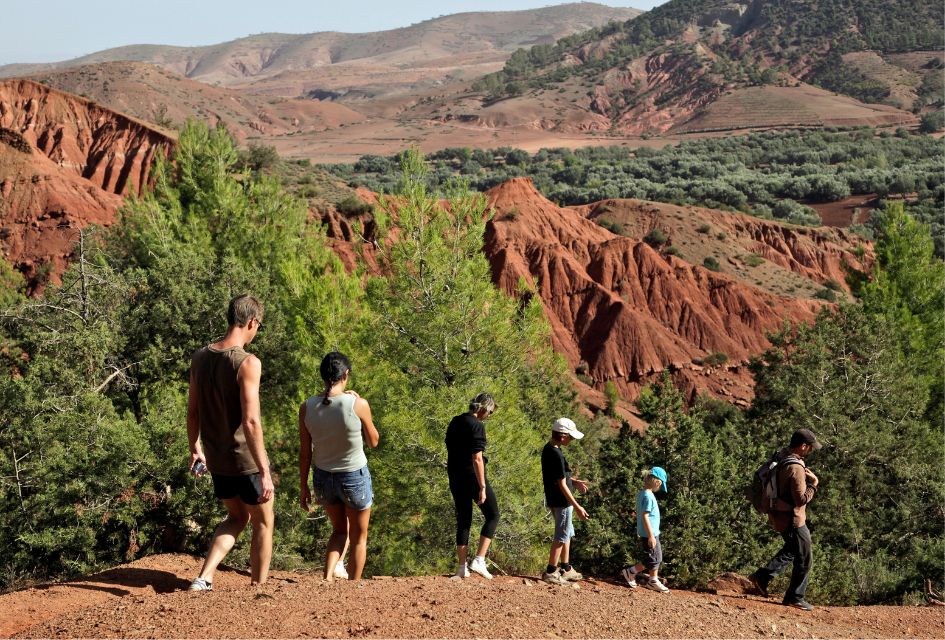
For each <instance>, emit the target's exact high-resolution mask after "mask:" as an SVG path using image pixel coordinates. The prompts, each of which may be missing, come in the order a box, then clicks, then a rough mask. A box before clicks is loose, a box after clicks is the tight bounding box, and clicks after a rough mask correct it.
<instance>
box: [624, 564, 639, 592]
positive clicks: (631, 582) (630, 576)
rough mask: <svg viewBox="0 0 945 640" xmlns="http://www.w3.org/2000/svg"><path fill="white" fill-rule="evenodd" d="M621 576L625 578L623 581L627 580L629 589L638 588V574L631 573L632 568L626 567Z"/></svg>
mask: <svg viewBox="0 0 945 640" xmlns="http://www.w3.org/2000/svg"><path fill="white" fill-rule="evenodd" d="M620 574H621V575H622V576H623V579H624V580H626V582H627V586H628V587H630V588H631V589H636V588H637V579H636V576H637V574H635V573H634V572H633V571H631V570H630V567H624V568H623V571H621V572H620Z"/></svg>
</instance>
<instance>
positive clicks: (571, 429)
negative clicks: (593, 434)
mask: <svg viewBox="0 0 945 640" xmlns="http://www.w3.org/2000/svg"><path fill="white" fill-rule="evenodd" d="M551 430H552V431H554V432H555V433H563V434H564V435H566V436H571V437H572V438H574V439H575V440H580V439H581V438H583V437H584V434H583V433H581V432H580V431H578V430H577V425H575V424H574V420H572V419H570V418H558V419H557V420H555V424H554V426H553V427H551Z"/></svg>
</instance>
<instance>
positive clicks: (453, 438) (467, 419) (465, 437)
mask: <svg viewBox="0 0 945 640" xmlns="http://www.w3.org/2000/svg"><path fill="white" fill-rule="evenodd" d="M495 410H496V404H495V400H494V399H493V398H492V396H491V395H489V394H488V393H480V394H479V395H477V396H476V397H475V398H473V399H472V401H471V402H470V403H469V412H468V413H463V414H461V415H458V416H456V417H455V418H453V419H452V420H451V421H450V425H449V427H447V429H446V453H447V458H446V471H447V474H448V475H449V479H450V493H452V494H453V503H454V505H455V506H456V555H457V559H458V561H459V562H458V566H457V569H456V575H457V577H460V578H466V577H468V576H469V572H470V571H472V572H474V573H478V574H479V575H481V576H482V577H484V578H488V579H490V580H491V579H492V574H491V573H489V570H488V569H487V568H486V552H487V551H488V550H489V544H490V543H491V542H492V538H494V537H495V529H496V526H497V525H498V524H499V506H498V505H497V504H496V500H495V493H493V492H492V487H491V486H489V481H488V479H487V478H486V462H487V460H488V459H487V458H486V457H485V456H484V455H483V452H484V451H485V450H486V426H485V425H484V424H483V423H482V421H483V420H486V419H487V418H488V417H489V416H490V415H492V413H493V412H495ZM473 502H475V503H476V504H477V505H479V510H480V511H482V515H483V516H484V517H485V519H486V521H485V523H484V524H483V525H482V530H481V531H480V533H479V550H478V551H477V553H476V557H475V558H473V560H472V562H470V563H469V566H468V567H467V566H466V555H467V552H468V549H469V528H470V527H471V526H472V505H473Z"/></svg>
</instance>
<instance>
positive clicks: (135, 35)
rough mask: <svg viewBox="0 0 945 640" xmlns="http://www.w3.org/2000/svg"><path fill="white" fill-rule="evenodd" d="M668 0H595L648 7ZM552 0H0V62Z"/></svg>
mask: <svg viewBox="0 0 945 640" xmlns="http://www.w3.org/2000/svg"><path fill="white" fill-rule="evenodd" d="M665 1H666V0H598V2H599V3H600V4H607V5H611V6H615V7H633V8H635V9H644V10H646V9H651V8H653V7H654V6H656V5H659V4H663V2H665ZM555 4H564V3H563V2H559V1H557V0H438V1H436V2H433V1H432V0H407V1H406V2H405V1H403V0H400V1H398V0H364V1H360V2H357V1H354V0H341V1H338V0H335V1H326V0H258V1H256V2H249V1H247V0H144V1H141V0H138V1H137V2H134V1H133V2H128V1H127V0H124V1H122V2H118V1H116V0H43V1H37V0H33V1H29V0H0V22H2V23H3V24H4V29H3V35H2V37H0V64H8V63H11V62H51V61H57V60H66V59H68V58H74V57H77V56H81V55H85V54H88V53H93V52H95V51H101V50H102V49H109V48H111V47H118V46H121V45H126V44H176V45H201V44H216V43H218V42H225V41H227V40H233V39H235V38H241V37H243V36H247V35H250V34H252V33H264V32H272V31H275V32H283V33H311V32H313V31H348V32H355V33H357V32H364V31H380V30H383V29H394V28H397V27H405V26H407V25H409V24H411V23H414V22H420V21H422V20H427V19H429V18H435V17H437V16H440V15H446V14H450V13H460V12H462V11H510V10H515V9H533V8H536V7H543V6H549V5H555Z"/></svg>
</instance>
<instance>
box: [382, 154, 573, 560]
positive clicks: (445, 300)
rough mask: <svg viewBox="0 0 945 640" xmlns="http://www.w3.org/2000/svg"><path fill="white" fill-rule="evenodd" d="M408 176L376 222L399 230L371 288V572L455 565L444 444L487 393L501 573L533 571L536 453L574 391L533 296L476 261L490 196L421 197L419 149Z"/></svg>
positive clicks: (537, 521) (539, 517) (540, 519)
mask: <svg viewBox="0 0 945 640" xmlns="http://www.w3.org/2000/svg"><path fill="white" fill-rule="evenodd" d="M403 172H404V173H403V183H402V188H401V190H400V193H399V194H398V195H397V196H396V197H392V198H386V199H384V200H383V201H382V203H381V205H380V213H381V217H382V219H383V218H384V217H386V218H388V219H389V220H392V221H395V224H396V226H395V228H394V229H393V230H392V231H391V232H390V233H389V234H386V235H387V238H386V239H385V240H383V242H382V245H381V252H380V253H381V257H382V261H383V263H384V264H385V266H386V268H387V269H388V270H389V275H388V276H387V277H384V278H377V279H374V280H373V281H372V282H371V283H370V286H369V288H368V299H369V302H370V304H371V306H372V308H374V309H375V310H376V324H375V325H374V327H373V328H372V330H371V337H372V340H373V347H372V350H373V353H374V355H375V357H376V362H375V363H374V374H373V377H372V379H371V381H370V385H369V386H370V389H371V393H376V394H377V395H376V396H374V397H376V398H377V399H378V400H379V402H378V403H376V409H375V411H376V412H377V413H378V415H379V424H381V425H382V427H383V429H382V432H381V445H380V447H379V449H378V451H377V456H376V457H377V463H376V469H377V470H376V475H377V478H378V480H377V483H376V486H377V491H378V498H377V501H376V509H377V515H376V517H375V522H378V523H381V524H379V529H380V531H379V532H378V537H375V540H376V542H375V543H372V545H371V546H372V554H374V553H376V554H378V562H379V563H380V566H379V567H377V568H376V570H380V571H392V572H405V571H407V572H409V571H420V570H423V571H427V570H430V569H433V568H438V569H445V568H446V567H447V566H449V564H450V562H451V561H452V557H453V535H452V532H453V524H454V522H455V519H454V514H453V506H452V499H451V497H450V495H449V491H448V486H447V478H446V471H445V462H446V451H445V445H444V443H443V438H444V435H445V432H446V426H447V424H448V423H449V421H450V419H451V418H452V417H453V416H454V415H457V414H460V413H464V412H465V411H467V406H468V403H469V400H470V399H471V398H472V397H473V396H475V395H476V394H477V393H479V392H482V391H487V392H490V393H492V394H493V395H494V396H495V398H496V401H497V403H498V406H499V409H498V411H497V412H496V414H495V416H494V417H493V418H491V419H490V420H489V422H488V423H487V425H486V426H487V430H488V434H489V445H488V450H487V452H486V453H487V457H488V458H489V463H488V464H487V473H488V475H489V478H490V482H491V483H492V484H493V486H494V488H495V491H496V495H497V496H498V501H499V507H500V510H501V511H502V513H503V515H502V522H501V524H500V527H499V531H498V534H497V538H498V540H497V543H496V545H495V546H494V549H495V557H496V559H497V561H498V562H499V563H500V565H501V566H502V567H503V568H505V569H508V570H517V569H526V568H529V569H531V568H533V567H534V566H536V563H540V559H538V557H537V555H536V554H540V550H539V549H540V547H538V546H537V544H538V543H539V541H540V539H541V538H540V536H541V535H544V534H545V533H547V532H546V531H545V529H546V528H547V527H546V526H545V524H546V523H545V510H544V509H543V507H542V493H541V471H540V464H539V463H540V458H539V453H540V449H541V446H542V444H543V440H544V439H545V437H546V434H547V433H550V428H551V424H552V422H553V420H554V419H555V418H556V417H558V415H559V414H560V413H562V412H567V411H570V410H571V409H572V405H571V402H572V401H573V398H574V393H573V391H572V390H571V388H570V385H569V384H567V383H566V379H565V377H564V368H563V365H562V363H561V362H560V359H559V358H558V357H557V356H555V355H554V353H553V352H552V351H551V348H550V333H549V328H548V325H547V323H546V322H545V320H544V317H543V315H542V309H541V306H540V304H539V302H538V298H537V296H531V295H528V292H522V296H521V297H520V298H518V299H516V298H512V297H508V296H506V295H505V294H503V293H502V292H500V291H498V290H497V289H496V288H495V286H494V285H493V284H492V280H491V276H490V270H489V264H488V262H487V261H486V259H485V257H484V256H483V254H482V238H483V233H484V230H485V225H486V222H487V219H488V217H487V211H486V203H485V201H484V199H483V198H482V197H481V196H478V195H474V194H472V193H470V192H469V191H468V189H467V188H466V186H465V185H462V184H454V185H452V187H451V189H450V190H449V192H448V193H447V194H446V198H445V201H440V200H439V199H438V198H437V197H436V195H434V194H432V193H430V192H428V191H427V187H426V179H425V165H424V163H423V159H422V157H421V156H420V154H419V153H418V152H416V151H412V152H409V153H407V154H405V155H404V159H403ZM384 235H385V234H383V233H382V236H384ZM373 401H374V400H373V397H372V402H373ZM372 464H374V463H373V462H372Z"/></svg>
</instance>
